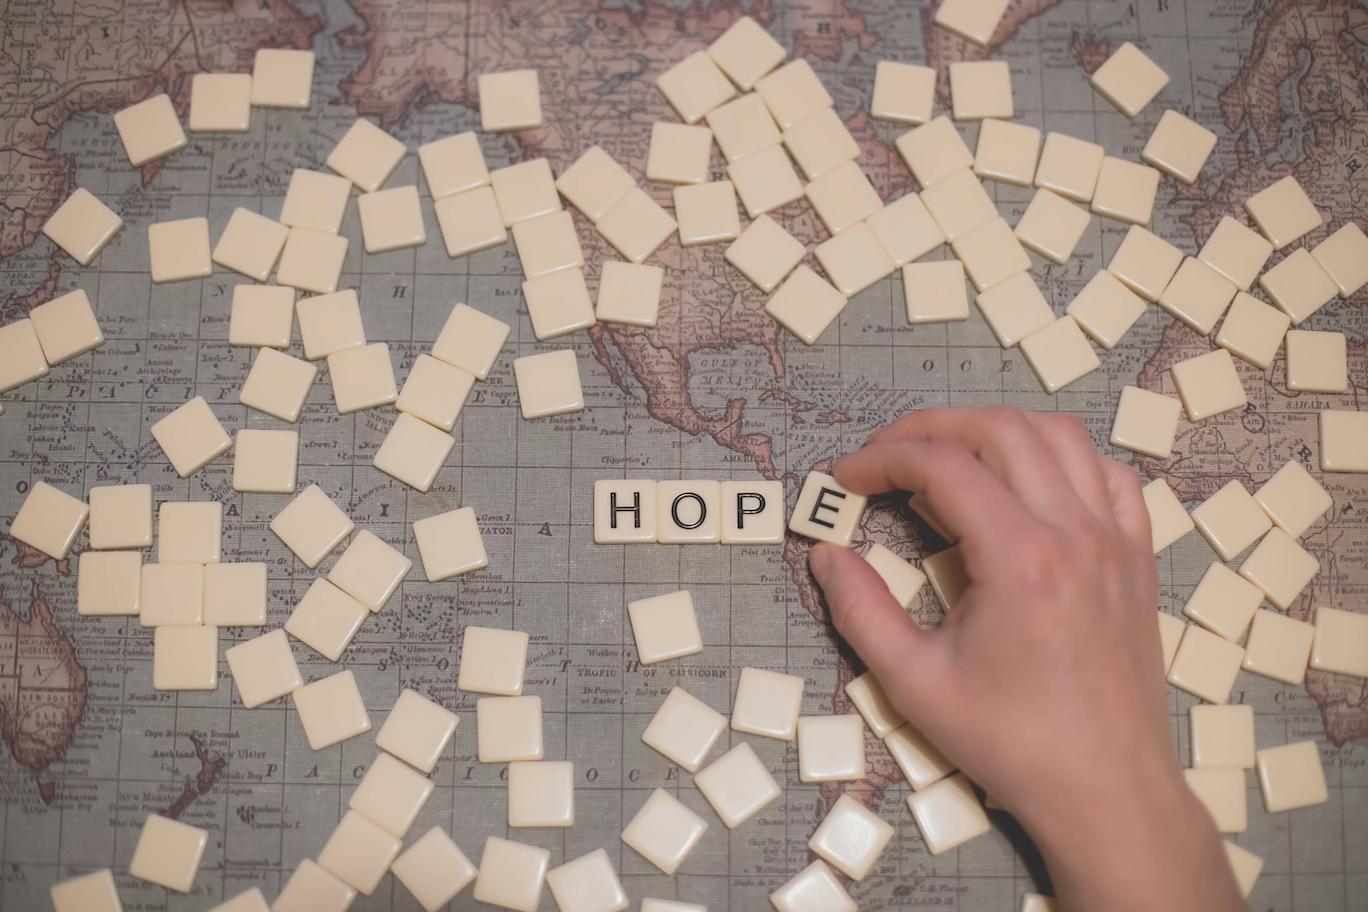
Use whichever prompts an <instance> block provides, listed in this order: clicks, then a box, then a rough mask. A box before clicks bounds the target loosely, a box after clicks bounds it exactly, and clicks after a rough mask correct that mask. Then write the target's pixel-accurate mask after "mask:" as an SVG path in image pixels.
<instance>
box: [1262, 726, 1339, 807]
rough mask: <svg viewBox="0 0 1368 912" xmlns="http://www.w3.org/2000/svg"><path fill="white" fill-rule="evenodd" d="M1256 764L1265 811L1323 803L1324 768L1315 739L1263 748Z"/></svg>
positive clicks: (1324, 799)
mask: <svg viewBox="0 0 1368 912" xmlns="http://www.w3.org/2000/svg"><path fill="white" fill-rule="evenodd" d="M1256 764H1257V769H1258V772H1259V788H1260V790H1262V792H1263V799H1264V808H1265V809H1267V811H1268V813H1270V814H1278V813H1281V812H1283V811H1291V810H1296V809H1297V808H1303V807H1310V806H1312V805H1316V804H1324V803H1325V801H1326V799H1327V797H1328V794H1327V790H1326V787H1325V770H1324V769H1323V768H1322V767H1321V759H1320V750H1319V749H1318V748H1317V747H1316V742H1315V741H1298V742H1296V743H1294V744H1284V745H1283V746H1282V747H1266V748H1264V749H1263V750H1261V751H1259V752H1258V754H1257V758H1256Z"/></svg>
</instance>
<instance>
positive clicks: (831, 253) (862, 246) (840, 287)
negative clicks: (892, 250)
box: [813, 223, 897, 297]
mask: <svg viewBox="0 0 1368 912" xmlns="http://www.w3.org/2000/svg"><path fill="white" fill-rule="evenodd" d="M813 253H814V254H815V255H816V257H817V262H819V263H821V264H822V269H823V271H825V272H826V274H827V276H828V278H830V279H831V284H833V285H835V286H836V290H837V291H839V292H841V294H843V295H846V296H847V297H850V296H854V295H856V294H859V293H860V292H861V291H863V290H864V289H866V288H868V287H869V286H871V285H873V284H874V283H875V282H877V281H879V280H880V279H882V278H883V277H884V276H886V275H888V274H889V273H890V272H892V271H893V270H894V269H896V268H897V267H896V266H895V265H894V263H893V259H892V258H891V257H890V256H889V255H888V251H886V250H884V247H883V245H882V244H880V243H879V239H878V237H876V236H875V234H874V231H873V230H872V229H871V228H870V227H869V226H868V225H866V224H864V223H859V224H856V225H854V226H853V227H851V228H848V229H846V230H845V231H842V232H841V233H840V234H838V235H836V236H835V237H833V238H830V239H829V240H826V241H823V242H822V243H820V244H818V245H817V249H816V250H814V251H813Z"/></svg>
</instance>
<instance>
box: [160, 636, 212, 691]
mask: <svg viewBox="0 0 1368 912" xmlns="http://www.w3.org/2000/svg"><path fill="white" fill-rule="evenodd" d="M152 686H153V687H155V688H156V689H157V690H214V689H216V688H217V687H218V628H217V627H206V626H203V625H195V626H191V627H181V626H175V625H165V626H161V627H158V628H156V630H154V631H153V636H152Z"/></svg>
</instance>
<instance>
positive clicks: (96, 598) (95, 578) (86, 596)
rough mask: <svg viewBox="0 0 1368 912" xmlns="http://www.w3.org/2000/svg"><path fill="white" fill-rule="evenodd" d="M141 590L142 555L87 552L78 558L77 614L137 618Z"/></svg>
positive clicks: (135, 552) (125, 552) (132, 552)
mask: <svg viewBox="0 0 1368 912" xmlns="http://www.w3.org/2000/svg"><path fill="white" fill-rule="evenodd" d="M141 591H142V553H141V552H139V551H87V552H85V553H84V554H82V555H80V556H79V557H78V558H77V567H76V613H77V614H82V615H111V614H115V615H117V614H132V615H136V614H137V613H138V604H139V596H140V593H141Z"/></svg>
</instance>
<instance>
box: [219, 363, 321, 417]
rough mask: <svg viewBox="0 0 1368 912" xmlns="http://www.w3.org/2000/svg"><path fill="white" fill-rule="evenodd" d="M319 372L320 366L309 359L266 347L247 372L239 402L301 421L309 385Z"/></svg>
mask: <svg viewBox="0 0 1368 912" xmlns="http://www.w3.org/2000/svg"><path fill="white" fill-rule="evenodd" d="M317 374H318V367H317V366H315V365H313V364H310V363H309V362H308V361H301V360H300V359H299V358H296V357H294V356H293V355H287V354H285V353H284V352H282V351H277V350H275V349H274V348H263V349H261V350H260V351H258V352H257V356H256V360H254V361H253V362H252V369H251V370H250V371H248V372H247V381H246V382H245V383H243V384H242V390H241V391H240V392H239V393H238V401H239V402H241V403H242V404H243V405H245V406H248V407H250V408H254V409H256V410H257V411H259V412H265V413H266V414H267V415H272V416H274V417H276V418H279V419H280V420H281V421H288V422H290V423H292V424H293V423H294V422H296V421H298V420H299V413H300V411H301V410H303V408H304V400H305V399H306V398H308V395H309V387H311V386H313V381H314V376H315V375H317Z"/></svg>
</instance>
